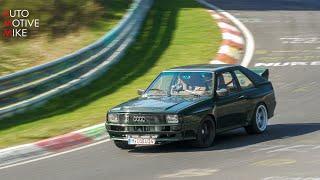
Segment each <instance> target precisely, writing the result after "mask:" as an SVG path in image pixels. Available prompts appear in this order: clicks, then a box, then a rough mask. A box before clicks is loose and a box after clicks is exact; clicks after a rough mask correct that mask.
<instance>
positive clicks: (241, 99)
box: [106, 65, 276, 143]
mask: <svg viewBox="0 0 320 180" xmlns="http://www.w3.org/2000/svg"><path fill="white" fill-rule="evenodd" d="M179 71H181V72H186V71H188V72H198V71H199V72H202V71H205V72H212V73H213V74H214V82H215V83H214V92H213V94H212V96H199V97H197V96H189V97H177V96H159V97H148V96H140V97H137V98H135V99H132V100H130V101H127V102H125V103H122V104H120V105H118V106H116V107H114V108H112V109H110V110H109V111H108V114H116V115H117V117H118V119H119V121H118V122H116V123H114V122H110V121H108V118H107V121H106V128H107V131H108V133H109V135H110V137H111V139H113V140H124V141H126V140H127V139H128V135H139V136H143V135H150V136H152V135H154V137H155V138H156V141H157V143H163V142H171V141H180V140H191V139H195V135H196V131H197V129H198V127H199V123H200V121H201V120H202V119H203V118H204V117H206V116H210V117H212V119H213V120H214V123H215V125H216V132H217V133H221V132H224V131H227V130H231V129H235V128H239V127H243V126H247V125H249V124H250V123H251V119H252V116H253V113H254V110H255V108H256V106H257V105H258V104H259V103H263V104H265V105H266V107H267V110H268V111H267V112H268V117H269V118H271V117H272V116H273V114H274V110H275V106H276V100H275V94H274V90H273V87H272V84H271V82H270V81H269V80H268V79H267V78H268V76H269V72H268V71H267V70H266V69H253V70H249V69H247V68H244V67H242V66H239V65H192V66H184V67H178V68H173V69H170V70H167V71H166V72H179ZM235 71H237V72H241V73H242V74H244V75H245V76H246V77H248V78H249V80H250V81H251V82H252V83H253V86H252V87H250V88H248V89H241V87H240V83H239V80H238V79H237V78H236V74H235V73H234V72H235ZM224 72H230V73H231V74H232V76H233V77H234V79H235V81H236V82H233V83H236V85H237V88H238V89H237V90H236V92H234V93H232V94H229V95H227V96H224V97H219V96H218V95H217V93H216V90H217V81H218V80H217V76H219V75H220V74H221V73H224ZM167 115H178V117H179V122H178V123H175V124H171V123H167V122H166V117H167ZM107 117H108V115H107Z"/></svg>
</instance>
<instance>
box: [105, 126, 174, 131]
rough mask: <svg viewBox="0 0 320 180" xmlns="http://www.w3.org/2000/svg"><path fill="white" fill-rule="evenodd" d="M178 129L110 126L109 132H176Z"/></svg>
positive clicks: (169, 127)
mask: <svg viewBox="0 0 320 180" xmlns="http://www.w3.org/2000/svg"><path fill="white" fill-rule="evenodd" d="M179 129H180V126H178V125H174V126H118V125H110V130H111V131H118V132H169V131H177V130H179Z"/></svg>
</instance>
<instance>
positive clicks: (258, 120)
mask: <svg viewBox="0 0 320 180" xmlns="http://www.w3.org/2000/svg"><path fill="white" fill-rule="evenodd" d="M267 126H268V111H267V108H266V106H265V105H264V104H259V105H258V106H257V107H256V109H255V112H254V114H253V116H252V120H251V125H249V126H246V127H245V129H246V131H247V133H248V134H260V133H263V132H264V131H265V130H266V129H267Z"/></svg>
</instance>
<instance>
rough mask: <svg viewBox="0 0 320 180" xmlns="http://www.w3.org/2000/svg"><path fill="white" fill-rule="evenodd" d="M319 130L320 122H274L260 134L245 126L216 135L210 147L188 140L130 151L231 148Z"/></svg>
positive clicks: (187, 150) (153, 151) (151, 151)
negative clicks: (193, 145) (193, 143)
mask: <svg viewBox="0 0 320 180" xmlns="http://www.w3.org/2000/svg"><path fill="white" fill-rule="evenodd" d="M319 130H320V123H298V124H272V125H269V126H268V130H267V131H266V132H265V133H263V134H258V135H248V134H247V133H246V132H245V131H244V129H243V128H241V129H236V130H233V131H230V132H227V133H224V134H220V135H218V136H217V137H216V140H215V143H214V145H213V146H211V147H209V148H193V147H191V146H190V145H189V144H188V143H186V142H177V143H171V144H165V145H158V146H139V147H136V148H135V149H134V150H131V151H129V152H130V153H168V152H195V151H215V150H230V149H234V148H240V147H245V146H249V145H254V144H258V143H262V142H267V141H272V140H277V139H287V138H291V137H296V136H302V135H305V134H309V133H312V132H316V131H319Z"/></svg>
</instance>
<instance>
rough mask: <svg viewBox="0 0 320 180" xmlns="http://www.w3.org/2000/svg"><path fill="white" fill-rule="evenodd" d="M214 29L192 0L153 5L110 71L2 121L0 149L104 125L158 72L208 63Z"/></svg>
mask: <svg viewBox="0 0 320 180" xmlns="http://www.w3.org/2000/svg"><path fill="white" fill-rule="evenodd" d="M220 41H221V37H220V32H219V29H218V27H217V26H216V24H215V23H214V22H213V21H212V18H211V17H210V15H209V13H207V12H206V11H205V10H204V9H203V8H202V7H201V6H200V5H199V4H198V3H197V2H195V1H194V0H156V1H155V4H154V6H153V8H152V9H151V11H150V12H149V14H148V17H147V20H146V21H145V22H144V24H143V27H142V29H141V33H140V34H139V36H138V38H137V41H136V42H135V43H134V44H133V45H132V46H131V48H130V49H129V50H128V52H127V53H126V55H125V57H124V58H123V59H122V60H121V61H120V62H119V63H117V64H115V65H114V66H113V67H112V68H111V70H109V71H108V72H107V73H105V74H104V75H103V76H102V77H100V78H98V79H97V80H95V81H94V82H92V83H91V84H90V85H88V86H87V87H85V88H82V89H79V90H76V91H73V92H71V93H69V94H66V95H63V96H60V97H57V98H55V99H52V100H51V101H49V102H48V103H46V104H45V105H43V106H42V107H41V108H37V109H34V110H32V111H29V112H27V113H23V114H20V115H16V116H14V117H11V118H8V119H4V120H1V121H0V147H7V146H11V145H15V144H21V143H27V142H32V141H36V140H40V139H44V138H49V137H52V136H56V135H59V134H63V133H67V132H70V131H73V130H76V129H80V128H84V127H87V126H90V125H94V124H97V123H102V122H104V119H105V114H106V111H107V109H109V108H111V107H112V106H115V105H117V104H119V103H121V102H123V101H126V100H128V99H131V98H133V97H136V96H137V95H136V90H137V89H138V88H146V87H147V86H148V84H149V83H150V82H151V81H152V80H153V79H154V78H155V77H156V76H157V74H158V73H160V72H161V71H163V70H165V69H168V68H171V67H174V66H180V65H187V64H199V63H208V62H209V60H211V59H212V57H214V55H215V54H216V52H217V50H218V47H219V45H220Z"/></svg>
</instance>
